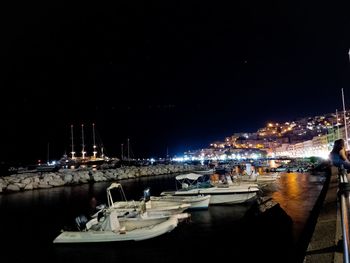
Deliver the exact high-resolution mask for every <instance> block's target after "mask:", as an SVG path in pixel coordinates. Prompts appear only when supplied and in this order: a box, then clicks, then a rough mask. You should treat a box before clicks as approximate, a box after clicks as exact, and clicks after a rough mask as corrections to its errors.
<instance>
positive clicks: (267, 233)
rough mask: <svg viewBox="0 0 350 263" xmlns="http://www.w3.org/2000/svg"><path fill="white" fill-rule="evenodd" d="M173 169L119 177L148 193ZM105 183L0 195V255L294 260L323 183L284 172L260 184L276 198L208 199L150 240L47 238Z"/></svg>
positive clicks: (167, 181)
mask: <svg viewBox="0 0 350 263" xmlns="http://www.w3.org/2000/svg"><path fill="white" fill-rule="evenodd" d="M174 181H175V180H174V178H173V176H157V177H152V178H142V179H139V180H126V181H122V184H123V188H124V191H125V193H126V195H127V197H128V199H139V198H140V197H141V194H142V191H143V189H144V188H146V187H151V192H152V194H153V195H158V194H159V193H160V192H161V191H163V190H169V189H174V188H175V183H174ZM109 185H110V183H96V184H93V185H89V184H85V185H79V186H74V187H60V188H53V189H42V190H35V191H27V192H21V193H13V194H3V195H0V209H1V210H0V211H1V216H0V222H1V228H0V236H1V238H2V242H1V243H2V244H3V245H2V249H1V252H0V258H1V259H0V260H1V262H28V260H33V261H43V262H44V261H45V262H65V263H66V262H114V263H116V262H125V261H131V262H135V261H142V262H178V261H179V260H181V261H183V262H194V261H196V262H197V261H198V260H206V261H207V259H210V258H216V260H228V259H229V261H230V262H256V260H257V259H258V260H259V261H262V260H264V262H297V260H296V259H295V251H296V250H295V249H296V246H297V245H296V244H297V243H298V239H299V238H300V236H301V234H302V231H303V227H304V225H305V222H306V220H307V218H308V216H309V213H310V211H311V209H312V207H313V205H314V203H315V201H316V199H317V197H318V195H319V193H320V190H321V188H322V185H323V178H322V177H315V176H312V175H308V174H298V173H290V174H284V175H282V177H281V178H280V179H279V181H277V182H276V183H275V184H274V185H272V186H271V187H269V188H268V189H266V190H265V191H264V195H267V196H271V197H272V198H273V199H274V200H275V201H277V202H278V203H279V204H280V205H279V206H275V207H274V208H273V209H270V210H269V211H268V212H267V213H264V214H258V213H257V210H256V207H255V206H254V204H249V205H233V206H211V207H210V208H209V210H207V211H196V212H191V222H183V223H181V224H180V225H179V226H178V227H177V228H175V229H174V230H173V231H172V232H170V233H168V234H166V235H163V236H160V237H157V238H155V239H151V240H146V241H139V242H126V243H123V242H116V243H109V244H107V243H106V244H84V245H79V244H73V245H62V244H61V245H53V244H52V241H53V239H54V238H55V237H56V236H57V235H58V234H59V231H60V229H62V228H63V227H64V226H67V225H71V224H72V222H73V220H74V218H75V216H77V215H79V214H80V213H84V212H85V211H86V210H87V208H88V201H89V199H90V198H91V196H95V197H96V198H97V200H98V201H99V202H101V203H106V191H105V190H106V187H107V186H109Z"/></svg>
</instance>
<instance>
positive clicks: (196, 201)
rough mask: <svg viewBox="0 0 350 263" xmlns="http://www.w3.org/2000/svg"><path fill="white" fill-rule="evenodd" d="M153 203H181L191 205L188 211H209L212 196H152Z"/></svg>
mask: <svg viewBox="0 0 350 263" xmlns="http://www.w3.org/2000/svg"><path fill="white" fill-rule="evenodd" d="M150 199H151V201H152V202H154V201H160V202H164V201H165V202H176V203H177V202H180V203H187V204H190V207H189V208H188V209H187V210H199V209H208V207H209V201H210V195H196V196H175V195H163V196H151V197H150Z"/></svg>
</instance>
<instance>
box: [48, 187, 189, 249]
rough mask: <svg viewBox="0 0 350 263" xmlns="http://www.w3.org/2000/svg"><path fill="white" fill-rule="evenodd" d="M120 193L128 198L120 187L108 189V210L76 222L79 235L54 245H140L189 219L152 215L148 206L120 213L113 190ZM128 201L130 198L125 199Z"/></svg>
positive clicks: (61, 236)
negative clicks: (129, 242) (115, 243)
mask: <svg viewBox="0 0 350 263" xmlns="http://www.w3.org/2000/svg"><path fill="white" fill-rule="evenodd" d="M112 189H119V190H120V192H121V194H122V196H123V197H124V198H125V194H124V191H123V189H122V188H121V185H120V184H117V183H112V184H111V185H110V186H109V187H108V188H107V201H108V207H104V206H102V207H101V209H100V210H99V211H98V212H96V213H95V214H94V215H92V218H91V219H90V220H87V218H86V217H85V216H79V217H77V218H76V223H77V228H78V230H79V231H62V233H61V234H59V235H58V236H57V237H56V238H55V239H54V241H53V242H54V243H90V242H113V241H130V240H134V241H139V240H145V239H150V238H153V237H157V236H159V235H162V234H165V233H167V232H170V231H172V230H173V229H174V228H175V227H176V226H177V224H178V223H179V222H180V221H182V220H184V219H186V218H188V217H189V216H190V215H189V214H188V213H178V214H171V213H157V214H151V215H150V214H149V213H148V211H146V210H145V209H146V205H145V202H143V204H142V205H141V206H136V207H133V208H132V207H130V208H129V207H128V208H123V209H119V208H117V207H116V206H115V203H116V202H113V198H112V194H111V190H112ZM125 199H126V198H125Z"/></svg>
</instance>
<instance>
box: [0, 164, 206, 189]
mask: <svg viewBox="0 0 350 263" xmlns="http://www.w3.org/2000/svg"><path fill="white" fill-rule="evenodd" d="M205 169H206V167H205V166H202V165H182V164H181V165H180V164H179V165H154V166H142V167H136V166H125V167H120V168H116V169H105V170H93V169H87V168H85V169H76V170H73V169H60V170H59V171H57V172H49V173H22V174H14V175H11V176H5V177H0V193H8V192H18V191H25V190H34V189H41V188H52V187H57V186H68V185H76V184H84V183H93V182H106V181H116V180H118V181H119V180H124V179H131V178H138V177H145V176H155V175H164V174H178V173H188V172H191V171H195V170H205Z"/></svg>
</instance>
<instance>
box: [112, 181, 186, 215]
mask: <svg viewBox="0 0 350 263" xmlns="http://www.w3.org/2000/svg"><path fill="white" fill-rule="evenodd" d="M114 188H119V189H120V190H121V192H122V196H124V199H125V201H117V202H114V201H113V198H112V195H111V192H110V191H111V190H112V189H114ZM107 198H108V205H109V208H110V209H116V210H118V211H129V212H131V211H134V210H137V211H141V212H147V214H148V215H149V216H157V215H160V216H161V215H171V214H180V213H182V212H184V211H185V210H186V209H188V208H189V207H190V206H191V205H190V204H188V203H183V202H177V203H176V202H167V201H152V200H149V198H148V199H147V200H145V198H144V199H143V200H142V201H134V200H132V201H126V198H125V194H124V192H123V189H122V187H121V184H116V183H114V184H112V185H111V186H110V187H108V188H107Z"/></svg>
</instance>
